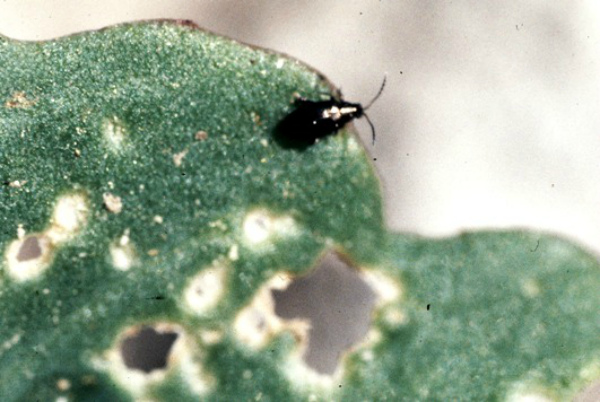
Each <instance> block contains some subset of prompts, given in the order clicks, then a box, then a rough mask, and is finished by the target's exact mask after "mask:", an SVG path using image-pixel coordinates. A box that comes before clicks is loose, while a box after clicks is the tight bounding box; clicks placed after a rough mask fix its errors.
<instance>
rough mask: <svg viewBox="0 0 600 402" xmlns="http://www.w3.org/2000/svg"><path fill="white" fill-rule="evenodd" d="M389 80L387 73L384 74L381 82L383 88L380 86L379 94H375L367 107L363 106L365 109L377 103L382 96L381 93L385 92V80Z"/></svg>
mask: <svg viewBox="0 0 600 402" xmlns="http://www.w3.org/2000/svg"><path fill="white" fill-rule="evenodd" d="M386 80H387V74H386V75H384V76H383V82H382V83H381V88H379V92H377V95H375V97H374V98H373V99H372V100H371V102H369V104H368V105H367V106H365V107H363V109H364V110H367V109H368V108H370V107H371V105H372V104H373V103H375V101H376V100H377V99H378V98H379V97H380V96H381V93H382V92H383V88H384V87H385V81H386Z"/></svg>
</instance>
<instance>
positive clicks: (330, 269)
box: [271, 253, 376, 375]
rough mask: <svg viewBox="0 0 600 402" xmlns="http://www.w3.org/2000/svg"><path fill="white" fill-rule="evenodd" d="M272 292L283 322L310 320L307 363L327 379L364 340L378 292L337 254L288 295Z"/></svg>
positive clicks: (289, 289)
mask: <svg viewBox="0 0 600 402" xmlns="http://www.w3.org/2000/svg"><path fill="white" fill-rule="evenodd" d="M271 292H272V295H273V299H274V301H275V313H276V314H277V315H278V316H279V317H281V318H283V319H287V320H291V319H298V318H300V319H302V318H304V319H308V320H310V323H311V325H310V331H309V333H308V347H307V349H306V351H305V353H304V361H305V363H306V365H307V366H309V367H310V368H312V369H313V370H315V371H317V372H318V373H320V374H327V375H332V374H334V373H335V371H336V368H337V366H338V364H339V360H340V358H341V356H342V355H343V353H344V352H345V351H346V350H347V349H349V348H350V347H351V346H353V345H355V344H356V343H358V342H360V341H361V340H363V339H364V338H365V335H366V334H367V332H368V330H369V327H370V322H371V313H372V311H373V309H374V307H375V302H376V294H375V292H374V291H373V289H372V288H371V287H370V286H369V285H368V284H367V283H366V282H365V281H364V280H363V279H362V278H361V277H360V275H359V273H358V271H357V270H356V269H353V268H352V267H350V266H349V265H348V264H346V263H345V262H344V261H342V260H341V259H340V257H339V256H338V255H337V254H335V253H330V254H327V255H326V256H325V257H324V258H323V259H321V261H320V262H319V264H318V265H317V267H316V268H315V270H314V271H313V272H311V273H310V274H309V275H307V276H304V277H301V278H297V279H295V280H294V281H292V283H291V284H290V285H289V286H288V287H287V288H286V289H285V290H272V291H271Z"/></svg>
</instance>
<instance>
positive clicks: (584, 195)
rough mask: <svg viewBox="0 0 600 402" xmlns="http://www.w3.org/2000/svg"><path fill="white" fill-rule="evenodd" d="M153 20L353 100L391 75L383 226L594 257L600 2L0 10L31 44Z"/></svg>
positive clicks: (40, 2) (382, 130)
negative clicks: (332, 87)
mask: <svg viewBox="0 0 600 402" xmlns="http://www.w3.org/2000/svg"><path fill="white" fill-rule="evenodd" d="M151 18H180V19H191V20H194V21H195V22H197V23H198V24H199V25H200V26H202V27H204V28H206V29H209V30H212V31H214V32H216V33H220V34H223V35H226V36H230V37H233V38H235V39H238V40H241V41H243V42H247V43H250V44H253V45H258V46H262V47H266V48H271V49H273V50H277V51H280V52H283V53H287V54H290V55H292V56H294V57H296V58H298V59H301V60H303V61H305V62H307V63H308V64H310V65H312V66H314V67H315V68H317V69H319V70H320V71H322V72H323V73H324V74H325V75H327V76H328V77H329V78H330V79H331V80H332V81H333V82H334V83H335V84H336V85H338V86H340V87H342V88H343V91H344V95H345V97H346V99H347V100H350V101H359V102H362V103H367V102H368V101H369V100H370V99H371V97H372V96H373V95H374V94H375V92H376V91H377V89H378V88H379V85H380V83H381V80H382V78H383V76H384V74H385V73H387V76H388V84H387V86H386V89H385V92H384V94H383V96H382V97H381V99H380V100H379V101H378V102H377V103H376V104H375V105H374V106H373V108H372V109H370V110H369V116H370V117H371V120H372V121H373V122H374V124H375V125H376V128H377V135H378V137H377V138H378V140H377V143H376V145H375V147H371V146H370V145H367V146H368V148H369V152H370V153H371V155H372V156H373V157H374V158H376V159H377V161H376V162H375V165H376V166H377V169H378V170H379V172H380V174H381V176H382V179H383V183H384V192H385V200H386V217H387V222H388V225H389V226H390V227H391V228H393V229H395V230H399V231H409V232H414V233H418V234H422V235H428V236H442V235H449V234H454V233H457V232H459V231H462V230H467V229H471V230H472V229H481V228H511V227H524V228H532V229H539V230H545V231H550V232H554V233H559V234H561V235H563V236H566V237H568V238H571V239H573V240H575V241H577V242H578V243H580V244H582V245H583V246H585V247H586V248H588V250H590V251H592V252H595V253H596V254H597V255H600V185H599V179H600V3H599V2H596V1H593V0H590V1H576V0H553V1H546V0H530V1H498V2H494V1H488V0H484V1H481V0H479V1H478V0H471V1H468V0H466V1H431V0H410V1H391V0H388V1H376V0H337V1H333V0H329V1H316V0H313V1H275V0H270V1H247V0H244V1H240V0H226V1H209V0H196V1H182V0H170V1H165V0H160V1H159V0H134V1H125V0H103V1H97V0H63V1H59V0H3V1H2V0H0V33H2V34H4V35H6V36H9V37H13V38H18V39H26V40H42V39H48V38H52V37H56V36H62V35H67V34H70V33H73V32H77V31H83V30H90V29H96V28H101V27H104V26H107V25H111V24H115V23H119V22H125V21H133V20H140V19H151ZM0 68H1V66H0ZM357 127H358V129H359V131H360V132H361V135H362V137H363V139H364V143H365V144H370V135H371V133H370V130H369V127H368V125H367V124H366V123H365V122H364V121H360V122H358V123H357ZM533 246H534V245H532V247H533ZM588 397H589V398H591V399H589V400H594V398H595V397H594V396H593V395H591V394H590V395H588Z"/></svg>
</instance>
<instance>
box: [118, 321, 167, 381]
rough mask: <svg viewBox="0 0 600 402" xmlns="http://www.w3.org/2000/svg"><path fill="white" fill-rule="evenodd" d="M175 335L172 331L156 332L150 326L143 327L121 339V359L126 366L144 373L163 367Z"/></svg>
mask: <svg viewBox="0 0 600 402" xmlns="http://www.w3.org/2000/svg"><path fill="white" fill-rule="evenodd" d="M177 337H178V335H177V334H176V333H174V332H157V331H156V330H155V329H154V328H152V327H143V328H142V329H141V330H140V331H139V332H137V333H136V334H134V335H132V336H130V337H127V338H125V340H123V342H122V344H121V354H122V355H123V361H124V362H125V365H126V366H127V367H128V368H130V369H137V370H142V371H143V372H145V373H150V372H151V371H153V370H160V369H164V368H166V367H167V359H168V357H169V354H170V352H171V348H172V347H173V344H174V343H175V341H176V340H177Z"/></svg>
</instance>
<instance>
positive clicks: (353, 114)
mask: <svg viewBox="0 0 600 402" xmlns="http://www.w3.org/2000/svg"><path fill="white" fill-rule="evenodd" d="M385 81H386V79H385V77H384V79H383V83H382V84H381V88H380V89H379V92H377V95H375V97H374V98H373V100H371V102H369V104H368V105H367V106H364V107H363V106H362V105H361V104H360V103H352V102H346V101H345V100H343V99H342V98H341V96H340V97H339V98H335V97H333V96H332V97H331V98H330V99H329V100H325V101H311V100H308V99H306V98H297V99H296V102H295V104H296V109H294V111H293V112H291V113H290V114H288V115H287V116H286V117H285V118H284V119H283V120H282V121H281V122H280V123H279V124H278V126H277V129H276V140H277V141H278V142H279V143H280V144H281V145H282V146H284V147H286V148H299V149H303V148H307V147H309V146H311V145H313V144H314V143H315V142H316V141H317V140H318V139H319V138H323V137H327V136H328V135H334V134H336V133H337V132H338V130H339V129H341V128H342V127H344V126H345V125H346V124H348V123H349V122H350V121H352V120H354V119H358V118H361V117H363V116H364V117H365V118H366V119H367V122H368V123H369V125H370V126H371V132H372V133H373V144H375V127H374V126H373V123H371V120H369V116H367V114H366V113H365V110H367V109H368V108H369V107H371V105H372V104H373V103H374V102H375V101H376V100H377V98H379V96H380V95H381V93H382V92H383V88H384V87H385Z"/></svg>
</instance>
